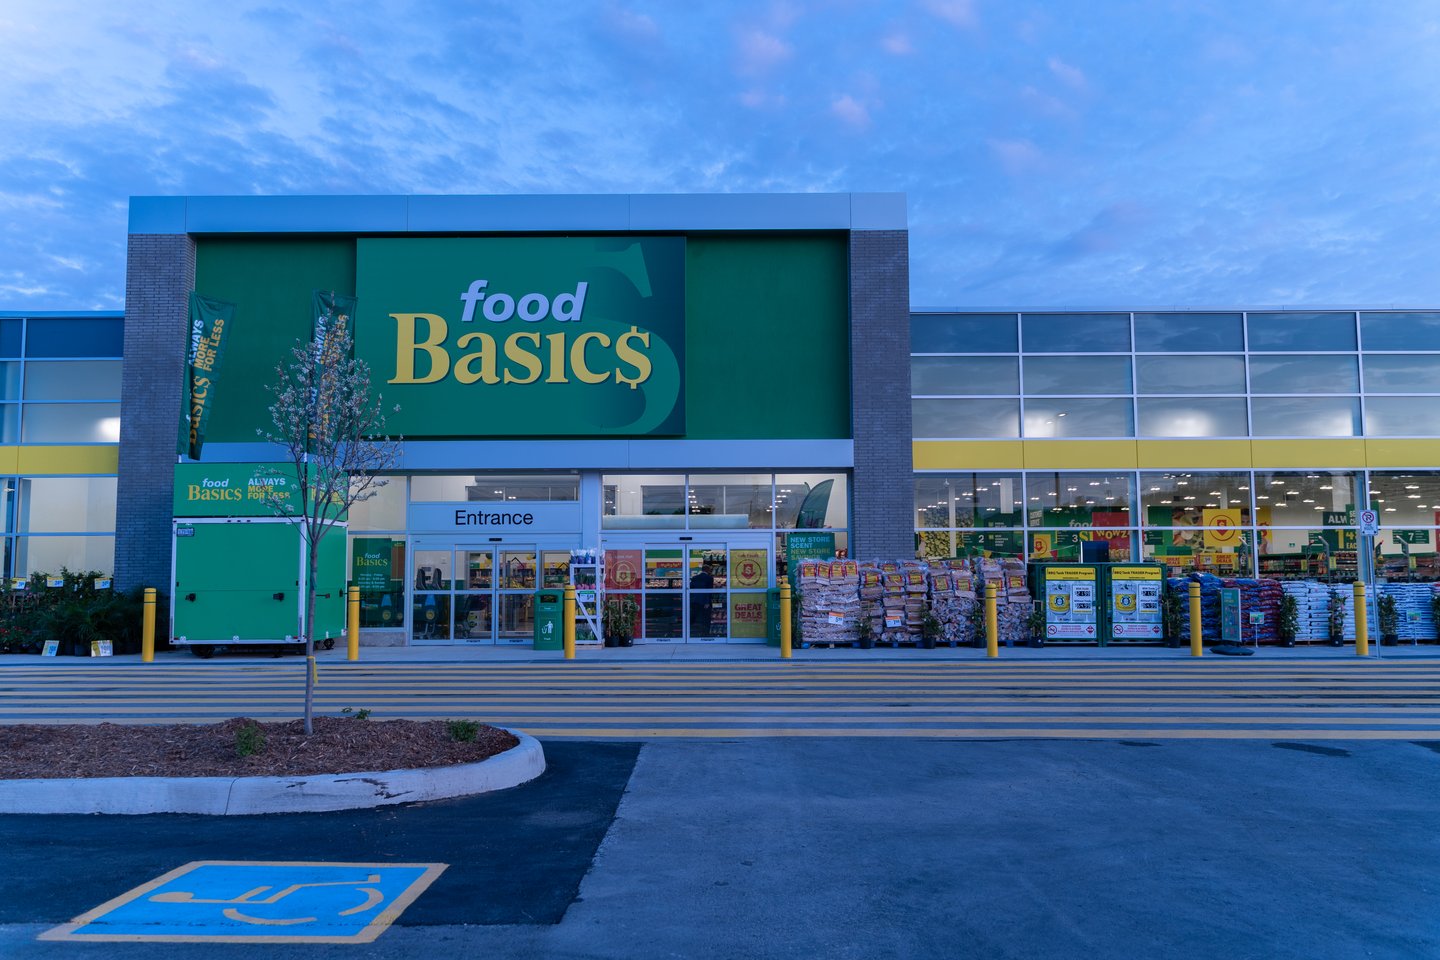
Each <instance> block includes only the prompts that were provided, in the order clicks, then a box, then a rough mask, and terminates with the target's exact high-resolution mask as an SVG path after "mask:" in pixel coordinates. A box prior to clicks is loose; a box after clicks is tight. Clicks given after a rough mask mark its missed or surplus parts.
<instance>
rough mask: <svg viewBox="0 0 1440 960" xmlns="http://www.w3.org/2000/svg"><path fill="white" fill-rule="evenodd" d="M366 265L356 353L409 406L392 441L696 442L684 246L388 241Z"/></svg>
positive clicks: (371, 242) (641, 241)
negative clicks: (688, 411) (653, 438)
mask: <svg viewBox="0 0 1440 960" xmlns="http://www.w3.org/2000/svg"><path fill="white" fill-rule="evenodd" d="M356 257H357V259H356V287H357V290H356V292H357V294H358V297H359V303H360V305H359V309H358V314H357V323H356V328H355V352H356V355H357V356H358V357H359V358H361V359H363V360H365V361H366V362H367V363H368V364H369V365H370V372H371V376H372V378H373V379H374V381H375V389H376V390H377V392H380V393H382V394H383V395H384V398H385V403H386V404H387V406H388V405H390V404H391V403H396V404H399V407H400V409H399V410H398V411H396V412H394V413H387V415H386V429H387V430H388V431H390V432H392V433H395V434H400V435H403V436H405V437H407V438H409V437H437V436H479V435H490V436H497V435H498V436H532V437H533V436H605V435H620V436H643V435H671V436H676V435H680V434H683V433H684V431H685V406H684V403H685V400H684V397H685V391H684V370H685V240H684V238H683V237H633V236H624V237H511V238H503V239H502V238H473V237H467V238H419V237H416V238H400V239H389V238H384V239H382V238H373V239H361V240H359V241H358V242H357V254H356ZM756 295H757V296H761V295H763V294H760V293H757V294H756ZM762 346H763V345H761V344H756V347H757V348H760V347H762Z"/></svg>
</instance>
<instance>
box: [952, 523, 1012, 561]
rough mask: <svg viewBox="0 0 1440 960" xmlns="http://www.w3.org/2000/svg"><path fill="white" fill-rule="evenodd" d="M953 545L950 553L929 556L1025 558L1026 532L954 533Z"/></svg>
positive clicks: (988, 531) (963, 531) (987, 531)
mask: <svg viewBox="0 0 1440 960" xmlns="http://www.w3.org/2000/svg"><path fill="white" fill-rule="evenodd" d="M948 539H949V542H950V543H953V547H951V548H950V550H949V552H948V553H935V554H929V555H930V556H947V557H995V558H997V559H1024V558H1025V531H1023V530H985V531H966V530H960V531H954V532H951V533H950V534H949V538H948Z"/></svg>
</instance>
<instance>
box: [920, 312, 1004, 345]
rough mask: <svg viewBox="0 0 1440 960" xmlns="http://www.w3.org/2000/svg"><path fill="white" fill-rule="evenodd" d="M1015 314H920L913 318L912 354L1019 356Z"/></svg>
mask: <svg viewBox="0 0 1440 960" xmlns="http://www.w3.org/2000/svg"><path fill="white" fill-rule="evenodd" d="M1019 348H1020V341H1019V337H1018V336H1017V334H1016V327H1015V314H1013V313H968V314H957V313H916V314H911V316H910V351H911V352H912V353H1015V352H1016V351H1017V350H1018V349H1019Z"/></svg>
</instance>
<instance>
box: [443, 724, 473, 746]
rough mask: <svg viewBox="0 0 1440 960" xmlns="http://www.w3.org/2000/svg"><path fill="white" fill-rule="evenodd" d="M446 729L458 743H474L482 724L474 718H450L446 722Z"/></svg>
mask: <svg viewBox="0 0 1440 960" xmlns="http://www.w3.org/2000/svg"><path fill="white" fill-rule="evenodd" d="M445 730H446V731H447V732H448V733H449V734H450V739H451V740H454V741H455V742H456V743H474V742H475V737H476V736H478V735H479V733H480V724H478V723H476V722H475V721H474V720H450V721H447V722H446V724H445Z"/></svg>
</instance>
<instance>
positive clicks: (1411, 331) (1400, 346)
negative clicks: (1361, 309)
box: [1360, 312, 1440, 385]
mask: <svg viewBox="0 0 1440 960" xmlns="http://www.w3.org/2000/svg"><path fill="white" fill-rule="evenodd" d="M1360 337H1361V342H1362V343H1364V344H1365V349H1366V350H1367V351H1369V350H1440V313H1413V312H1395V313H1362V314H1360ZM1367 385H1368V384H1367Z"/></svg>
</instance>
